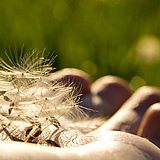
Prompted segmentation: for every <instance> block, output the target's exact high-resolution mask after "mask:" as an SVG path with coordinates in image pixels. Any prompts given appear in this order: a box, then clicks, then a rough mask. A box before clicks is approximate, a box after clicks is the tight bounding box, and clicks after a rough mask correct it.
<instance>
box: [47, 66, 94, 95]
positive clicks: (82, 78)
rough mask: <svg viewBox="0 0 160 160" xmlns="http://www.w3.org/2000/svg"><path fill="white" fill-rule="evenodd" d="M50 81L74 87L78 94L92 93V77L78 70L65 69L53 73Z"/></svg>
mask: <svg viewBox="0 0 160 160" xmlns="http://www.w3.org/2000/svg"><path fill="white" fill-rule="evenodd" d="M49 79H50V80H52V81H56V82H61V83H63V84H64V85H65V86H72V87H74V89H75V92H77V93H78V94H82V95H86V94H88V93H90V85H91V82H92V80H91V77H90V76H89V74H87V73H86V72H84V71H82V70H79V69H76V68H65V69H62V70H59V71H57V72H54V73H52V74H51V75H50V76H49Z"/></svg>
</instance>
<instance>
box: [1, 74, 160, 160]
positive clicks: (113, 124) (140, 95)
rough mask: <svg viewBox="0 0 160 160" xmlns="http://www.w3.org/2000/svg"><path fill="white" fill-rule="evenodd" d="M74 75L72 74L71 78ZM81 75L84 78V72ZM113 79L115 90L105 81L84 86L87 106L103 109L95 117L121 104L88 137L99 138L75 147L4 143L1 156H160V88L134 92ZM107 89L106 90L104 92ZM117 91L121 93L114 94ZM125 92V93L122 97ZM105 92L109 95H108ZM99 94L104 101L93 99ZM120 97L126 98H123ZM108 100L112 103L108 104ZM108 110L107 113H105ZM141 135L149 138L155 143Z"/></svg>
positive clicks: (143, 159)
mask: <svg viewBox="0 0 160 160" xmlns="http://www.w3.org/2000/svg"><path fill="white" fill-rule="evenodd" d="M55 74H56V73H55ZM62 76H63V75H62ZM72 76H73V75H69V77H72ZM74 76H75V74H74ZM78 76H79V77H80V78H81V79H84V78H83V76H84V75H83V76H81V75H78ZM109 79H110V81H109V80H108V82H107V85H106V86H115V87H111V88H113V89H110V87H108V88H107V87H106V86H105V87H104V84H103V83H102V82H100V83H99V84H103V87H104V88H103V87H101V86H99V87H98V89H101V90H100V91H97V90H98V89H97V90H96V91H97V93H95V92H94V89H93V88H94V87H93V86H95V84H96V82H94V83H92V84H91V83H88V84H89V85H90V86H88V87H84V89H85V88H86V89H87V90H88V91H85V94H84V95H83V96H82V99H85V96H88V97H91V98H90V102H91V103H88V104H87V103H86V102H87V101H86V102H85V103H84V104H83V105H84V106H85V107H88V108H90V109H91V110H95V109H97V110H98V111H99V114H98V115H97V114H95V115H94V114H92V116H103V117H105V116H111V115H112V114H113V112H115V111H117V110H118V108H116V109H115V107H116V106H118V107H120V109H119V110H118V111H117V112H116V113H115V114H114V115H113V116H111V117H110V118H109V120H106V122H105V123H104V124H103V125H102V126H101V127H99V128H98V129H97V130H94V131H93V132H90V133H88V134H86V136H88V135H90V136H94V137H96V140H95V141H93V142H91V143H89V144H86V145H83V146H79V147H71V148H53V147H44V146H40V145H33V144H27V143H1V144H0V151H1V154H0V159H5V160H6V159H57V160H60V159H77V160H79V159H86V160H87V159H89V160H90V159H95V160H97V159H111V160H121V159H126V160H132V159H133V160H134V159H141V160H149V159H151V158H152V159H160V150H159V148H158V147H156V145H154V144H153V143H155V144H157V145H158V144H159V133H158V130H157V129H158V127H157V126H158V123H159V119H158V117H159V114H160V104H159V103H157V102H160V90H159V89H158V88H155V87H147V86H146V87H142V88H140V89H138V90H137V91H136V92H135V93H133V94H132V95H131V90H130V89H129V86H128V84H127V83H126V82H125V81H123V80H121V79H120V78H118V77H114V76H113V77H112V78H109ZM119 80H120V81H119ZM79 83H80V82H79ZM86 84H87V83H86ZM75 85H76V83H75ZM92 85H93V86H92ZM119 86H120V87H119ZM116 87H117V88H116ZM95 88H96V87H95ZM103 89H105V90H106V91H105V92H104V91H103ZM121 91H122V92H121ZM117 92H118V94H119V96H118V95H116V94H114V93H117ZM122 93H123V94H124V95H125V96H122ZM105 94H107V95H106V96H105ZM95 97H96V98H97V97H98V98H100V100H101V101H100V102H102V103H95V101H96V100H93V99H94V98H95ZM108 97H110V99H113V100H112V101H111V100H110V101H109V100H108V101H109V102H110V103H109V102H107V100H106V99H107V98H108ZM119 97H123V98H122V99H121V100H119ZM111 102H113V104H112V103H111ZM115 102H116V103H115ZM118 102H119V103H118ZM105 103H106V104H110V105H104V104H105ZM155 103H157V104H155ZM91 104H92V105H91ZM101 104H103V105H101ZM115 104H116V105H115ZM118 104H119V105H118ZM152 104H153V105H152ZM113 106H115V107H113ZM97 107H99V109H98V108H97ZM100 107H102V108H100ZM105 107H106V108H107V107H110V108H112V107H113V110H112V109H109V110H108V109H106V108H105ZM105 111H106V113H104V112H105ZM109 111H110V112H109ZM95 113H96V112H95ZM153 124H154V125H153ZM113 130H116V131H113ZM130 133H132V134H130ZM140 136H143V137H146V138H148V139H149V140H151V141H152V142H153V143H152V142H150V141H149V140H147V139H146V138H142V137H140Z"/></svg>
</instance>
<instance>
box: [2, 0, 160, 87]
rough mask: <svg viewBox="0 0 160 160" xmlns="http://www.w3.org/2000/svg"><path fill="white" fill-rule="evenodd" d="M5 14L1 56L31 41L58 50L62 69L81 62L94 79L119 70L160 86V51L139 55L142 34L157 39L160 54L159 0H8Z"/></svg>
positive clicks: (137, 81)
mask: <svg viewBox="0 0 160 160" xmlns="http://www.w3.org/2000/svg"><path fill="white" fill-rule="evenodd" d="M0 20H1V23H0V49H1V52H0V54H1V56H2V57H3V49H4V48H8V46H9V45H17V46H21V45H22V44H26V45H29V46H30V47H32V48H37V49H38V50H43V49H44V48H46V50H47V51H51V52H53V51H54V54H55V55H58V57H57V58H56V62H55V67H56V68H57V69H61V68H64V67H76V68H80V69H83V70H84V71H86V72H88V73H89V74H91V76H92V77H93V79H96V78H98V77H100V76H103V75H107V74H114V75H118V76H121V77H123V78H125V79H126V80H128V81H131V82H132V85H133V86H134V87H138V86H140V85H143V84H144V83H146V84H148V85H158V86H160V74H158V72H159V68H160V60H159V56H155V57H154V56H153V57H152V58H153V60H152V61H150V60H145V59H146V57H145V55H144V56H143V57H140V58H138V56H137V54H138V53H139V52H140V51H139V50H138V49H137V45H138V44H139V46H141V45H142V46H143V43H140V40H141V39H142V38H143V37H146V39H147V40H148V41H149V40H150V39H151V40H153V41H151V43H149V45H150V44H151V47H150V48H151V49H152V50H153V51H152V50H151V51H150V53H151V54H152V52H158V54H160V49H159V48H158V46H159V43H160V39H159V37H160V32H159V28H160V1H159V0H148V1H146V0H47V1H44V0H34V1H33V0H21V1H20V0H6V1H1V2H0ZM154 44H156V45H157V48H158V49H157V50H156V49H155V50H156V51H155V50H154V47H152V46H154ZM144 46H146V48H147V47H148V43H147V45H144ZM139 48H140V49H141V47H139ZM144 48H145V47H144ZM144 52H147V51H146V50H144ZM140 53H141V52H140ZM154 58H155V59H154ZM149 59H151V58H149ZM134 76H138V78H136V77H135V78H133V77H134Z"/></svg>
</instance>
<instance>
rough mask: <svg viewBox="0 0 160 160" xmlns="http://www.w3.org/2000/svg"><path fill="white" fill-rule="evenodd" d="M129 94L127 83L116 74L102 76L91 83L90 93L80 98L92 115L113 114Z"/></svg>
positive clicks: (105, 115) (104, 115)
mask: <svg viewBox="0 0 160 160" xmlns="http://www.w3.org/2000/svg"><path fill="white" fill-rule="evenodd" d="M130 95H131V89H130V87H129V85H128V83H127V82H126V81H125V80H123V79H122V78H119V77H116V76H104V77H101V78H99V79H97V80H96V81H95V82H93V84H92V85H91V94H88V95H86V96H84V97H83V98H82V101H83V102H82V106H87V107H88V108H89V109H91V110H90V114H91V115H92V116H103V117H108V116H111V115H113V114H114V113H115V112H116V111H117V110H118V109H119V108H120V106H121V105H122V104H123V103H124V102H125V101H126V100H127V99H128V98H129V96H130Z"/></svg>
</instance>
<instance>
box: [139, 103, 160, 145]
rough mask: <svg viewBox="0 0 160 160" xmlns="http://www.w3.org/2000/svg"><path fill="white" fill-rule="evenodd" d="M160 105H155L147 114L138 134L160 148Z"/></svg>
mask: <svg viewBox="0 0 160 160" xmlns="http://www.w3.org/2000/svg"><path fill="white" fill-rule="evenodd" d="M159 123H160V103H156V104H153V105H152V106H151V107H150V108H149V109H148V110H147V111H146V113H145V115H144V117H143V119H142V122H141V124H140V127H139V129H138V132H137V134H138V135H139V136H142V137H146V138H148V139H150V140H151V141H152V142H153V143H155V144H156V145H158V146H160V125H159Z"/></svg>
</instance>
